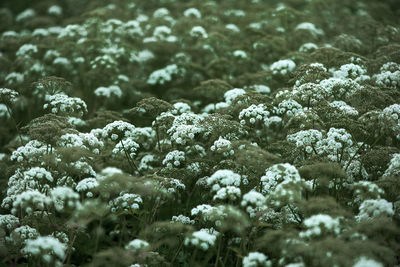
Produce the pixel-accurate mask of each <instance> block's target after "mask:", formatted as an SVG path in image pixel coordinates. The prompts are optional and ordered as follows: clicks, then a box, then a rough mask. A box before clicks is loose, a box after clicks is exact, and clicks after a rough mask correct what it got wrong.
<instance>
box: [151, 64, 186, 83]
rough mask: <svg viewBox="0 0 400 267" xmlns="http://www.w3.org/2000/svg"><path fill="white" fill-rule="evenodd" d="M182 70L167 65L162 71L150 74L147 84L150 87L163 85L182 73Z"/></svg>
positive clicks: (175, 66)
mask: <svg viewBox="0 0 400 267" xmlns="http://www.w3.org/2000/svg"><path fill="white" fill-rule="evenodd" d="M182 72H183V70H182V69H180V68H179V67H178V65H176V64H172V65H168V66H166V67H165V68H163V69H159V70H156V71H154V72H152V73H151V74H150V76H149V78H148V79H147V83H148V84H150V85H156V84H161V85H162V84H164V83H166V82H170V81H171V80H172V77H173V76H174V75H178V74H180V73H182Z"/></svg>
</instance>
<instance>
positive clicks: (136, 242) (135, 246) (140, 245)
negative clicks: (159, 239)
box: [125, 239, 150, 253]
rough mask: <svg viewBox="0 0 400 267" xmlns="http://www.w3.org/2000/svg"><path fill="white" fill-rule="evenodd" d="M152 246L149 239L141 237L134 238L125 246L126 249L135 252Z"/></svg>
mask: <svg viewBox="0 0 400 267" xmlns="http://www.w3.org/2000/svg"><path fill="white" fill-rule="evenodd" d="M149 246H150V244H149V243H148V242H147V241H144V240H141V239H133V240H132V241H131V242H129V244H127V245H126V246H125V249H127V250H130V251H133V252H135V253H136V252H139V251H141V250H143V249H146V248H148V247H149Z"/></svg>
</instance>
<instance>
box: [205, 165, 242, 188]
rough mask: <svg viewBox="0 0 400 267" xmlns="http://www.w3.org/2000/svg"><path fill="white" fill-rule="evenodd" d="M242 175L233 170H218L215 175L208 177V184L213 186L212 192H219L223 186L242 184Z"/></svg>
mask: <svg viewBox="0 0 400 267" xmlns="http://www.w3.org/2000/svg"><path fill="white" fill-rule="evenodd" d="M241 182H242V177H241V176H240V174H237V173H234V172H233V171H231V170H218V171H216V172H215V173H214V174H213V175H211V176H210V177H208V178H207V185H209V186H211V191H212V192H214V193H215V192H217V191H219V190H220V189H221V188H223V187H227V186H236V187H238V186H240V184H241Z"/></svg>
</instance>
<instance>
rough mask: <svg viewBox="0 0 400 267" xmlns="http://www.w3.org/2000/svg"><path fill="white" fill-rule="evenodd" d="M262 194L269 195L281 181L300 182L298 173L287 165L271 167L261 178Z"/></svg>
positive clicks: (291, 166) (281, 164)
mask: <svg viewBox="0 0 400 267" xmlns="http://www.w3.org/2000/svg"><path fill="white" fill-rule="evenodd" d="M260 180H261V184H262V193H265V194H269V193H271V192H272V191H274V190H275V188H276V187H277V186H278V184H280V183H282V182H283V181H300V180H301V177H300V174H299V171H298V170H297V169H296V167H295V166H293V165H291V164H289V163H279V164H275V165H272V166H271V167H269V168H268V169H266V170H265V175H263V176H262V177H261V179H260Z"/></svg>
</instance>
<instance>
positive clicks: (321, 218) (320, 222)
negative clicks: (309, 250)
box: [299, 214, 340, 238]
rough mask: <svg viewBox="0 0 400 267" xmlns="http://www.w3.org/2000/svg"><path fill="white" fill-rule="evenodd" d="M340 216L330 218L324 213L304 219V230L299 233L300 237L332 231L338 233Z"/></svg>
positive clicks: (309, 236) (314, 235)
mask: <svg viewBox="0 0 400 267" xmlns="http://www.w3.org/2000/svg"><path fill="white" fill-rule="evenodd" d="M339 219H340V218H335V219H334V218H332V217H331V216H329V215H326V214H317V215H313V216H311V217H309V218H307V219H305V220H304V226H305V227H307V230H306V231H302V232H300V233H299V237H301V238H312V237H317V236H321V235H322V234H323V233H332V234H334V235H338V234H339V233H340V220H339Z"/></svg>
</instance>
